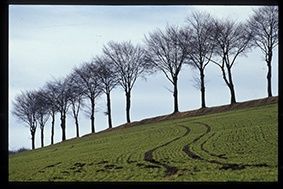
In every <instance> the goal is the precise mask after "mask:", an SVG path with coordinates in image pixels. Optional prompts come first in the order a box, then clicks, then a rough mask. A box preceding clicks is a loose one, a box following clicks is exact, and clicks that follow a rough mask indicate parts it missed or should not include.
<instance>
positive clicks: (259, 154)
mask: <svg viewBox="0 0 283 189" xmlns="http://www.w3.org/2000/svg"><path fill="white" fill-rule="evenodd" d="M277 115H278V113H277V104H271V105H264V106H259V107H254V108H245V109H241V110H233V111H229V112H224V113H217V114H210V115H205V116H198V117H191V118H183V119H175V120H169V121H162V122H158V123H152V124H143V125H137V126H133V127H129V128H120V129H116V130H113V131H109V132H102V133H99V134H94V135H89V136H85V137H82V138H77V139H72V140H68V141H65V142H63V143H59V144H55V145H52V146H48V147H44V148H41V149H37V150H33V151H27V152H22V153H19V154H16V155H12V156H10V157H9V181H151V182H152V181H189V182H193V181H210V182H211V181H277V180H278V119H277Z"/></svg>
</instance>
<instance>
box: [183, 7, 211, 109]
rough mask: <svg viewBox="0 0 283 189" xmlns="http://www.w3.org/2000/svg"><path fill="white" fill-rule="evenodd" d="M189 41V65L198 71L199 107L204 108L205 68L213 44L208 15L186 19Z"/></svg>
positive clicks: (201, 14) (199, 13)
mask: <svg viewBox="0 0 283 189" xmlns="http://www.w3.org/2000/svg"><path fill="white" fill-rule="evenodd" d="M187 22H188V24H189V25H188V27H187V28H188V29H187V30H186V32H189V33H190V35H191V40H188V47H189V48H190V53H189V59H190V65H192V66H193V67H194V68H196V69H197V70H198V71H199V79H197V81H199V83H197V85H200V86H198V87H200V91H201V107H202V108H205V107H206V103H205V79H204V78H205V74H204V73H205V68H206V66H207V65H208V63H209V62H210V59H211V57H212V54H213V50H214V47H215V44H214V42H213V37H214V36H213V35H215V34H214V33H213V18H212V17H211V16H210V14H208V13H204V12H196V13H194V14H193V15H192V16H190V17H188V18H187Z"/></svg>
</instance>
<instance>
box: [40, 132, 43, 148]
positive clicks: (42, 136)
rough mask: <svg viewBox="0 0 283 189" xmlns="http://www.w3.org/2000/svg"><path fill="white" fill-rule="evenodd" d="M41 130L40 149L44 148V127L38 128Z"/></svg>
mask: <svg viewBox="0 0 283 189" xmlns="http://www.w3.org/2000/svg"><path fill="white" fill-rule="evenodd" d="M40 130H41V148H42V147H44V127H40Z"/></svg>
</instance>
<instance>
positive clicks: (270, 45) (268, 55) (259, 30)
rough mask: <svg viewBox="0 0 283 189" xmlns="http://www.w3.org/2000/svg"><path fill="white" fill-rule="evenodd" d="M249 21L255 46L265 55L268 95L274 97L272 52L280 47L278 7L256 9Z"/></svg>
mask: <svg viewBox="0 0 283 189" xmlns="http://www.w3.org/2000/svg"><path fill="white" fill-rule="evenodd" d="M253 12H254V14H253V16H252V17H250V19H249V21H248V26H249V28H250V30H251V32H253V35H254V40H253V43H254V45H255V46H257V47H259V48H260V50H261V51H262V52H263V53H264V56H265V61H266V64H267V68H268V71H267V77H266V78H267V94H268V97H271V96H272V89H271V71H272V70H271V61H272V51H273V49H274V48H275V47H276V46H277V45H278V7H277V6H265V7H262V8H259V9H255V10H254V11H253Z"/></svg>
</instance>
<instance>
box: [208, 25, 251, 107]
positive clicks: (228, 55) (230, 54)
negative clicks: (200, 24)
mask: <svg viewBox="0 0 283 189" xmlns="http://www.w3.org/2000/svg"><path fill="white" fill-rule="evenodd" d="M214 27H215V29H214V33H215V34H216V35H215V36H216V37H215V38H214V39H215V54H216V55H217V56H219V57H220V61H218V62H217V61H212V62H214V63H215V64H216V65H217V66H219V68H220V69H221V72H222V77H223V79H224V81H225V83H226V85H227V86H228V88H229V90H230V94H231V100H230V103H231V104H233V103H236V94H235V87H234V83H233V78H232V67H233V65H235V62H236V58H237V57H238V56H239V55H242V54H244V53H246V52H247V50H248V49H250V48H251V47H252V43H251V40H252V38H253V35H252V33H251V32H249V31H248V30H247V29H246V28H247V27H246V25H245V24H242V23H236V22H235V21H231V20H225V21H222V20H215V22H214Z"/></svg>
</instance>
